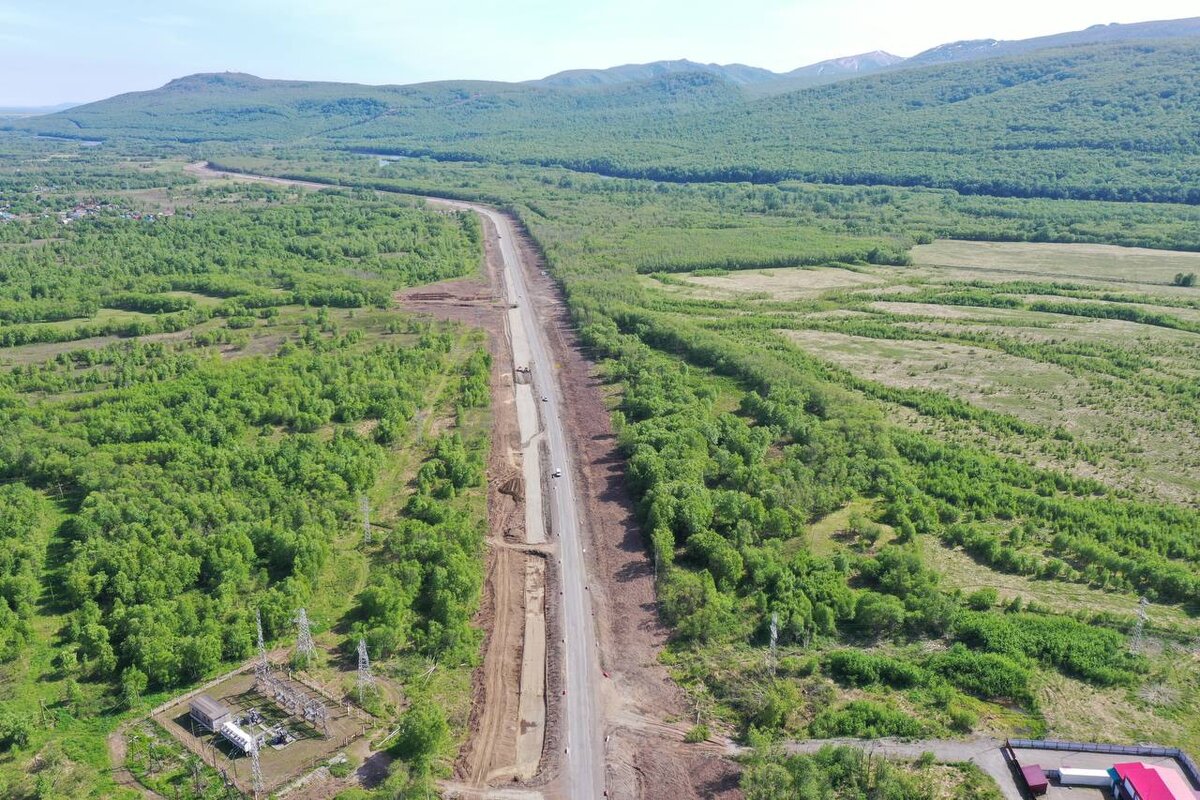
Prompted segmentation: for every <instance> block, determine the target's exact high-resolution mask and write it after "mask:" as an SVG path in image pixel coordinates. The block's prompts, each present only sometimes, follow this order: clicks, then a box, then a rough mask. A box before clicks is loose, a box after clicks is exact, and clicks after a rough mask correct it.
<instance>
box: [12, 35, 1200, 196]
mask: <svg viewBox="0 0 1200 800" xmlns="http://www.w3.org/2000/svg"><path fill="white" fill-rule="evenodd" d="M1197 63H1200V37H1195V38H1185V39H1175V40H1167V41H1143V42H1124V43H1118V44H1100V45H1086V46H1076V47H1068V48H1060V49H1057V50H1047V51H1038V52H1036V53H1032V54H1021V55H1014V56H1009V57H1004V58H993V59H986V60H980V61H968V62H962V63H951V64H942V65H934V66H929V67H924V68H920V69H904V70H900V71H892V72H884V73H878V74H874V75H868V76H863V77H860V78H856V79H853V80H846V81H841V82H838V83H834V84H831V85H826V86H821V87H816V88H808V89H802V90H799V91H792V92H787V93H783V94H776V95H771V96H766V97H761V96H753V95H750V94H748V93H747V92H746V91H745V90H744V89H743V87H742V86H740V85H738V84H735V83H733V82H732V81H730V80H728V79H726V78H723V77H722V76H721V75H718V74H713V73H710V72H703V71H702V72H671V73H668V74H665V75H662V76H659V77H656V78H653V79H651V80H648V81H641V82H633V83H622V84H618V85H612V86H608V85H601V86H588V87H578V86H568V87H548V86H540V85H530V84H505V83H487V82H450V83H431V84H419V85H413V86H401V87H369V86H358V85H353V84H333V83H317V82H300V81H268V80H263V79H260V78H255V77H253V76H249V75H239V74H219V75H195V76H191V77H188V78H182V79H179V80H176V81H172V82H171V83H169V84H167V85H166V86H164V87H162V88H161V89H157V90H154V91H150V92H139V93H132V94H126V95H121V96H119V97H115V98H112V99H110V100H105V101H101V102H99V103H92V104H90V105H86V106H81V107H78V108H73V109H70V110H68V111H65V112H62V113H59V114H53V115H48V116H45V117H37V118H32V119H26V120H16V121H12V122H10V123H9V125H10V127H13V128H17V129H21V130H27V131H31V132H36V133H42V134H54V135H60V136H69V137H74V138H85V139H115V140H142V141H146V140H149V141H153V142H155V143H156V144H157V143H162V142H168V141H173V142H184V143H195V142H208V141H213V142H225V143H238V144H245V143H250V144H255V143H304V144H307V145H314V146H323V147H333V148H339V149H360V150H374V151H381V152H391V153H397V154H404V155H429V156H433V157H435V158H441V159H454V160H485V161H498V162H524V163H533V164H544V165H551V164H555V165H565V166H569V167H572V168H575V169H580V170H586V171H593V172H599V173H602V174H607V175H615V176H626V177H646V178H654V179H659V180H671V181H705V180H723V181H727V180H750V181H755V182H774V181H778V180H783V179H804V180H810V181H816V182H825V183H855V184H894V185H911V186H934V187H945V188H954V189H958V190H959V191H962V192H967V193H977V194H993V195H1003V196H1040V197H1074V198H1083V199H1119V200H1143V201H1174V202H1187V203H1200V72H1198V71H1197V70H1196V68H1195V66H1194V65H1195V64H1197Z"/></svg>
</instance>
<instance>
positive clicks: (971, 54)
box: [904, 17, 1200, 67]
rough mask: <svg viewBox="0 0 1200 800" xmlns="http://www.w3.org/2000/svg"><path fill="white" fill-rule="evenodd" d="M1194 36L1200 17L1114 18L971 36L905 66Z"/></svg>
mask: <svg viewBox="0 0 1200 800" xmlns="http://www.w3.org/2000/svg"><path fill="white" fill-rule="evenodd" d="M1193 36H1200V17H1188V18H1186V19H1169V20H1157V21H1153V22H1131V23H1118V22H1114V23H1111V24H1109V25H1092V26H1091V27H1089V28H1084V29H1083V30H1081V31H1069V32H1067V33H1055V34H1051V35H1049V36H1035V37H1034V38H1032V39H1012V40H1002V39H968V40H963V41H959V42H947V43H946V44H940V45H938V46H937V47H931V48H930V49H928V50H926V51H924V52H921V53H917V54H916V55H915V56H913V57H912V58H909V59H905V61H904V64H905V66H906V67H917V66H927V65H931V64H948V63H952V62H961V61H975V60H978V59H981V58H996V57H999V56H1013V55H1020V54H1022V53H1032V52H1035V51H1037V50H1049V49H1052V48H1056V47H1070V46H1073V45H1081V44H1106V43H1111V42H1132V41H1138V40H1145V39H1180V38H1188V37H1193Z"/></svg>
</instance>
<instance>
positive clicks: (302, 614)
mask: <svg viewBox="0 0 1200 800" xmlns="http://www.w3.org/2000/svg"><path fill="white" fill-rule="evenodd" d="M316 654H317V645H316V643H314V642H313V638H312V628H311V627H309V624H308V611H306V610H305V609H303V608H301V609H299V610H298V611H296V655H297V656H299V657H300V658H301V660H303V661H304V662H305V663H307V662H308V660H309V659H310V658H312V657H313V656H315V655H316Z"/></svg>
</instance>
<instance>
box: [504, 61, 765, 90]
mask: <svg viewBox="0 0 1200 800" xmlns="http://www.w3.org/2000/svg"><path fill="white" fill-rule="evenodd" d="M686 72H703V73H707V74H709V75H716V76H718V77H720V78H724V79H725V80H727V81H729V82H730V83H733V84H736V85H739V86H743V85H746V84H751V83H761V82H764V81H771V80H775V79H777V78H779V77H780V75H779V74H778V73H775V72H771V71H770V70H768V69H762V68H760V67H750V66H747V65H745V64H700V63H698V62H696V61H689V60H687V59H686V58H683V59H677V60H674V61H651V62H649V63H647V64H622V65H621V66H619V67H608V68H607V69H569V70H565V71H563V72H556V73H554V74H553V75H547V76H546V77H545V78H540V79H538V80H533V81H526V83H528V84H531V85H534V86H550V87H557V88H575V87H587V86H614V85H616V84H619V83H634V82H638V81H647V80H652V79H654V78H661V77H663V76H666V75H674V74H680V73H686Z"/></svg>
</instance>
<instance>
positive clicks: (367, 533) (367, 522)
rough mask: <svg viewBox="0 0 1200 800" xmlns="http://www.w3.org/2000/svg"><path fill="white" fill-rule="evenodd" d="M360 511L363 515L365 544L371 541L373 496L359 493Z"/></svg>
mask: <svg viewBox="0 0 1200 800" xmlns="http://www.w3.org/2000/svg"><path fill="white" fill-rule="evenodd" d="M358 511H359V513H360V514H361V515H362V525H363V544H370V543H371V498H369V497H367V496H366V495H365V494H362V495H359V498H358Z"/></svg>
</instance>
